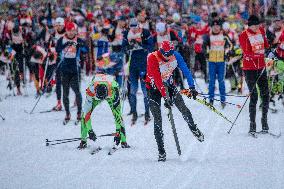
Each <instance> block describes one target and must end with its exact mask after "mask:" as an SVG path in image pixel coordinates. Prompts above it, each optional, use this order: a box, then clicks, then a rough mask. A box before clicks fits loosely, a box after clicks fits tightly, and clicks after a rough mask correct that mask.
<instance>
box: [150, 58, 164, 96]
mask: <svg viewBox="0 0 284 189" xmlns="http://www.w3.org/2000/svg"><path fill="white" fill-rule="evenodd" d="M147 75H148V77H149V78H150V80H151V85H155V86H156V87H157V89H158V90H159V91H160V93H161V95H162V96H163V97H166V96H167V95H166V89H165V87H164V85H163V81H162V77H161V74H160V70H159V63H158V60H157V58H156V57H155V55H153V54H150V55H149V56H148V58H147Z"/></svg>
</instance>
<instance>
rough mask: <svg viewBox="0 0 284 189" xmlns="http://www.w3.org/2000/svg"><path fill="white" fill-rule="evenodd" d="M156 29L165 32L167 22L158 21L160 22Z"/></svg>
mask: <svg viewBox="0 0 284 189" xmlns="http://www.w3.org/2000/svg"><path fill="white" fill-rule="evenodd" d="M156 31H157V32H158V33H163V32H165V31H166V24H165V23H163V22H158V23H157V24H156Z"/></svg>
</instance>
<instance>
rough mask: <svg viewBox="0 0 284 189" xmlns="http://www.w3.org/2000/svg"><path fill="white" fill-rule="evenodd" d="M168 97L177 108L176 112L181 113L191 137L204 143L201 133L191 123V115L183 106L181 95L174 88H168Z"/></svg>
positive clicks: (192, 122)
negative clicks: (191, 134)
mask: <svg viewBox="0 0 284 189" xmlns="http://www.w3.org/2000/svg"><path fill="white" fill-rule="evenodd" d="M169 94H170V97H171V98H172V99H173V102H174V104H175V105H176V107H177V108H178V110H179V111H180V112H181V113H182V117H183V119H184V120H185V121H186V123H187V124H188V127H189V129H190V130H191V132H192V133H193V135H194V136H195V137H196V138H197V139H198V140H199V141H200V142H202V141H204V136H203V134H202V132H201V131H200V130H199V129H198V128H197V126H196V124H195V123H194V121H193V118H192V114H191V112H190V110H189V109H188V108H187V106H186V105H185V103H184V101H183V98H182V96H181V94H180V93H179V91H178V89H177V88H176V87H175V86H171V87H169Z"/></svg>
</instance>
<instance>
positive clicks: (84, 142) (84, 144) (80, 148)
mask: <svg viewBox="0 0 284 189" xmlns="http://www.w3.org/2000/svg"><path fill="white" fill-rule="evenodd" d="M77 148H78V149H79V150H83V149H85V148H87V142H86V141H83V140H81V142H80V144H79V146H78V147H77Z"/></svg>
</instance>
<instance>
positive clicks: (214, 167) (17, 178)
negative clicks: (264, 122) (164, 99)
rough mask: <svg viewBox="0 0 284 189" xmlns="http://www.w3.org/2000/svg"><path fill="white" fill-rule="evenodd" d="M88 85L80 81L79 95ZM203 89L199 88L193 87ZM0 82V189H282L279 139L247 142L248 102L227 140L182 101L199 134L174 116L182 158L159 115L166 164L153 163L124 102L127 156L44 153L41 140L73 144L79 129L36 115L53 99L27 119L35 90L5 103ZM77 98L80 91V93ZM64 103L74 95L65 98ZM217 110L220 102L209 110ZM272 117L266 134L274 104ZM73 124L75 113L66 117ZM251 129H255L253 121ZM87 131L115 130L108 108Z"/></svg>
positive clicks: (146, 134) (212, 117) (146, 133)
mask: <svg viewBox="0 0 284 189" xmlns="http://www.w3.org/2000/svg"><path fill="white" fill-rule="evenodd" d="M90 79H91V78H85V79H84V80H83V81H82V89H84V88H85V87H86V85H87V83H88V81H90ZM198 83H199V85H200V86H201V87H202V88H203V89H205V88H206V85H205V84H204V83H202V81H201V80H198ZM6 84H7V83H6V81H5V79H4V77H3V76H0V89H1V91H0V97H1V98H2V102H0V113H1V115H3V116H4V117H5V118H6V120H5V121H2V120H0V146H1V147H0V188H1V189H17V188H21V189H22V188H24V189H25V188H28V189H33V188H35V189H38V188H45V189H49V188H50V189H54V188H60V189H65V188H85V189H88V188H95V189H100V188H103V189H108V188H119V189H122V188H125V189H127V188H130V189H133V188H159V189H160V188H165V189H167V188H169V189H171V188H178V189H182V188H184V189H188V188H190V189H201V188H206V189H223V188H224V189H227V188H230V189H240V188H242V189H246V188H247V189H254V188H257V189H267V188H269V189H282V188H284V139H283V137H280V138H279V139H275V138H273V137H271V136H259V137H258V138H257V139H255V138H251V137H248V135H247V131H248V129H249V115H248V103H247V105H246V106H245V108H244V110H243V112H242V113H241V115H240V117H239V120H238V121H237V124H236V125H235V126H234V128H233V129H232V133H231V134H227V131H228V130H229V128H230V126H231V124H230V123H228V122H227V121H225V120H223V119H222V118H220V117H219V116H218V115H216V114H215V113H213V112H212V111H210V110H209V109H208V108H207V107H205V106H203V105H200V104H198V102H195V101H193V100H190V99H187V98H184V100H185V102H186V104H187V106H188V107H189V108H190V110H191V111H192V114H193V117H194V120H195V122H196V123H197V125H198V127H199V129H200V130H201V131H202V132H203V133H204V135H205V141H204V142H203V143H200V142H198V141H197V140H196V139H195V138H194V136H193V135H192V133H191V132H190V130H189V128H188V126H187V125H186V123H185V121H184V120H183V118H182V116H181V114H180V113H179V112H178V110H177V109H176V108H174V109H173V114H174V118H175V124H176V128H177V133H178V137H179V141H180V145H181V151H182V156H181V157H179V156H178V154H177V150H176V147H175V143H174V138H173V135H172V130H171V126H170V122H169V121H168V120H167V116H166V114H167V110H166V109H165V108H163V129H164V139H165V148H166V151H167V161H166V162H157V156H158V154H157V153H158V152H157V146H156V142H155V139H154V135H153V121H151V122H150V123H149V124H148V125H147V126H144V125H143V118H140V119H139V120H138V122H137V124H136V125H135V126H133V127H131V126H130V119H131V117H129V116H127V115H126V114H127V113H128V112H129V105H128V102H127V101H125V110H124V119H125V125H126V132H127V141H128V143H129V144H130V145H131V146H132V148H131V149H119V150H118V151H117V152H115V153H114V154H113V155H112V156H108V155H107V153H108V150H109V149H110V147H111V146H112V144H113V138H112V137H102V138H99V139H98V140H97V141H96V143H95V144H94V143H92V142H89V143H88V144H89V146H90V147H89V148H88V149H87V150H83V151H79V150H77V149H76V147H77V146H78V145H79V142H72V143H67V144H62V145H56V146H48V147H46V146H45V139H47V138H48V139H49V140H52V139H62V138H72V137H80V126H79V125H78V126H75V125H74V124H73V122H70V123H69V124H68V125H65V126H64V125H63V124H62V120H63V119H64V116H65V113H64V112H56V113H54V112H52V113H38V112H39V111H43V110H48V109H50V108H52V107H53V106H54V105H55V103H56V98H55V94H53V95H52V96H51V97H50V98H46V97H44V96H43V97H42V99H41V100H40V102H39V104H38V106H37V107H36V109H35V111H34V114H27V113H25V112H24V110H27V111H30V110H31V109H32V107H33V105H34V103H35V102H36V100H35V99H34V96H33V95H34V94H35V91H34V86H33V84H32V83H30V84H28V94H29V96H28V97H25V96H21V97H8V98H7V99H4V96H5V95H6V94H8V93H9V91H8V90H6ZM82 91H84V90H82ZM70 97H71V100H70V104H73V101H74V94H73V92H71V93H70ZM244 100H245V99H244V98H234V97H230V98H228V101H230V102H232V103H237V104H242V103H243V102H244ZM215 105H216V107H217V109H219V110H220V109H221V106H220V104H219V103H217V102H216V103H215ZM143 107H144V106H143V96H142V95H141V94H138V112H139V113H144V112H143V111H144V108H143ZM277 108H278V109H279V111H278V113H277V114H272V113H270V114H269V125H270V130H271V132H273V133H279V132H280V130H282V132H283V123H284V116H283V110H284V109H283V106H282V105H281V104H280V103H278V104H277ZM238 111H239V109H237V108H236V107H234V106H229V105H228V106H226V108H225V110H224V111H222V113H223V114H224V115H226V116H227V117H228V118H229V119H230V120H234V118H235V117H236V115H237V113H238ZM71 113H72V116H73V117H72V118H73V119H75V118H76V110H72V112H71ZM260 115H261V112H258V116H257V129H258V130H260V129H261V124H260V117H259V116H260ZM92 123H93V129H94V131H95V133H96V134H97V135H101V134H107V133H112V132H114V131H115V126H114V120H113V117H112V114H111V111H110V108H109V107H108V105H107V103H102V104H101V105H99V107H98V108H97V109H95V111H94V112H93V115H92ZM95 146H101V147H102V148H103V150H101V151H100V152H99V153H97V154H95V155H90V151H91V149H93V148H94V147H95Z"/></svg>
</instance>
